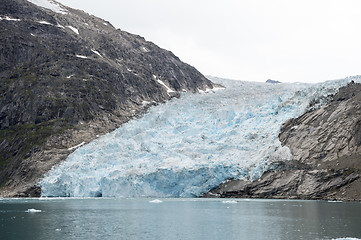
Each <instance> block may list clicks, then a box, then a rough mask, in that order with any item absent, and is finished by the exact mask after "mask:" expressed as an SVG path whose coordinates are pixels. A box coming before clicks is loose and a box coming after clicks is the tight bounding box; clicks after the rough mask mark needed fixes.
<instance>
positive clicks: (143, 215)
mask: <svg viewBox="0 0 361 240" xmlns="http://www.w3.org/2000/svg"><path fill="white" fill-rule="evenodd" d="M29 209H33V210H30V211H29ZM356 238H361V203H360V202H327V201H298V200H249V199H190V198H187V199H160V200H154V199H115V198H114V199H111V198H109V199H104V198H90V199H69V198H53V199H0V239H1V240H5V239H6V240H8V239H89V240H90V239H207V240H210V239H356Z"/></svg>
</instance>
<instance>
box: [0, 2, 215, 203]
mask: <svg viewBox="0 0 361 240" xmlns="http://www.w3.org/2000/svg"><path fill="white" fill-rule="evenodd" d="M34 3H35V4H34ZM0 81H1V84H0V92H1V96H0V186H1V189H2V193H1V194H0V195H3V196H18V195H19V196H29V195H33V196H34V195H38V194H39V190H38V189H37V188H36V187H34V184H35V182H36V181H37V179H38V178H39V177H41V176H42V175H43V174H44V173H45V172H47V171H48V170H49V169H50V168H51V167H52V166H53V165H54V164H56V163H58V162H60V161H62V160H63V159H65V158H66V156H67V155H69V154H70V153H71V152H72V151H73V150H74V149H75V148H73V146H76V145H79V144H82V143H83V142H89V141H90V140H92V139H94V138H96V137H97V135H100V134H104V133H107V132H109V131H110V130H112V129H114V128H116V127H118V126H119V125H120V124H122V123H124V122H126V121H128V120H129V119H130V118H132V117H134V116H136V115H137V114H139V113H141V112H142V111H144V110H145V109H147V107H148V106H150V105H153V104H157V103H160V102H163V101H165V100H168V99H170V98H171V97H174V96H177V95H178V92H181V91H190V92H198V91H199V90H200V89H202V90H205V89H206V88H212V83H211V82H210V81H209V80H207V79H206V78H205V77H204V76H203V75H201V74H200V73H199V72H198V71H197V70H196V69H195V68H193V67H191V66H189V65H187V64H185V63H183V62H181V61H180V60H179V59H178V58H177V57H176V56H174V55H173V54H172V53H171V52H169V51H166V50H164V49H161V48H159V47H158V46H156V45H155V44H153V43H151V42H147V41H146V40H145V39H144V38H142V37H140V36H137V35H133V34H130V33H127V32H124V31H121V30H119V29H115V28H114V27H113V26H112V25H111V24H110V23H109V22H106V21H104V20H102V19H99V18H96V17H94V16H91V15H89V14H87V13H85V12H83V11H80V10H74V9H71V8H68V7H65V6H62V5H60V4H58V3H56V2H55V1H48V0H31V1H30V0H29V1H27V0H0Z"/></svg>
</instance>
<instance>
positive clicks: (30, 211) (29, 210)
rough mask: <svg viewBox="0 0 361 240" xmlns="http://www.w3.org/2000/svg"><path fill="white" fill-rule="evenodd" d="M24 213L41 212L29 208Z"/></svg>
mask: <svg viewBox="0 0 361 240" xmlns="http://www.w3.org/2000/svg"><path fill="white" fill-rule="evenodd" d="M25 212H27V213H39V212H41V210H38V209H34V208H29V209H28V210H26V211H25Z"/></svg>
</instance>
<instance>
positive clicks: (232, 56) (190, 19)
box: [58, 0, 361, 82]
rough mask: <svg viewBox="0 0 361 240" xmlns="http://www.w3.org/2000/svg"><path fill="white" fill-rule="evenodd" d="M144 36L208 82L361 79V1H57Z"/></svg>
mask: <svg viewBox="0 0 361 240" xmlns="http://www.w3.org/2000/svg"><path fill="white" fill-rule="evenodd" d="M58 2H60V3H62V4H64V5H66V6H69V7H72V8H76V9H82V10H84V11H86V12H88V13H90V14H92V15H95V16H98V17H100V18H103V19H105V20H107V21H109V22H111V23H112V24H113V26H115V27H116V28H120V29H122V30H124V31H127V32H130V33H134V34H137V35H141V36H143V37H145V39H146V40H148V41H152V42H154V43H155V44H157V45H158V46H160V47H162V48H165V49H167V50H170V51H172V52H173V53H174V54H175V55H177V56H178V57H179V58H180V59H181V60H182V61H184V62H186V63H189V64H190V65H192V66H194V67H196V68H197V69H198V70H199V71H200V72H201V73H202V74H204V75H212V76H217V77H223V78H229V79H237V80H247V81H260V82H264V81H266V80H267V79H273V80H278V81H281V82H322V81H326V80H334V79H340V78H345V77H347V76H353V75H361V13H360V10H361V1H360V0H225V1H219V0H131V1H130V0H102V1H99V0H58Z"/></svg>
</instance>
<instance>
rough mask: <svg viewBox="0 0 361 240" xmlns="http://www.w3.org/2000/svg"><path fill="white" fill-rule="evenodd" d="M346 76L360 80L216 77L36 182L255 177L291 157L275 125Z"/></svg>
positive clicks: (193, 192) (140, 187)
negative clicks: (204, 89)
mask: <svg viewBox="0 0 361 240" xmlns="http://www.w3.org/2000/svg"><path fill="white" fill-rule="evenodd" d="M351 80H355V81H359V80H360V79H359V78H357V77H354V78H348V79H345V80H340V81H330V82H326V83H321V84H276V85H272V84H265V83H252V82H242V81H225V80H221V83H222V84H223V85H225V86H226V87H227V88H226V89H225V90H219V91H217V92H215V93H208V94H184V95H183V96H182V98H181V99H173V100H172V101H170V102H167V103H166V104H162V105H159V106H157V107H154V108H151V109H150V111H149V112H148V113H147V114H145V115H144V116H143V117H142V118H140V119H137V120H133V121H130V122H128V123H127V124H124V125H123V126H122V127H121V128H119V129H117V130H116V131H114V132H112V133H110V134H107V135H105V136H103V137H100V138H99V139H97V140H95V141H93V142H92V143H90V144H87V145H84V146H82V147H80V148H78V149H77V150H76V151H75V152H74V153H73V154H71V155H70V156H69V157H68V158H67V160H66V161H65V162H63V163H62V164H60V165H59V166H57V167H55V168H54V169H52V171H50V172H49V174H48V175H47V176H45V178H44V179H43V180H42V181H41V182H40V185H41V188H42V195H43V196H71V197H95V196H103V197H104V196H105V197H195V196H199V194H201V193H203V192H207V191H208V190H210V189H211V188H213V187H215V186H217V185H219V184H220V183H222V182H223V181H225V180H226V179H230V178H235V179H242V178H246V179H251V180H254V179H257V178H259V177H260V176H261V175H262V173H263V172H264V171H265V170H267V169H268V168H269V165H270V163H272V161H274V160H288V159H290V158H291V154H290V151H289V149H288V148H287V147H282V146H281V144H280V142H279V140H278V133H279V129H280V127H281V125H282V124H283V123H284V122H285V121H286V120H288V119H290V118H293V117H297V116H299V115H301V114H302V113H303V112H304V111H305V110H306V109H307V106H308V105H309V103H310V101H313V100H314V99H318V98H321V100H322V99H323V98H324V97H326V96H327V95H329V94H332V93H335V92H336V91H337V89H338V88H339V87H340V86H342V85H345V84H346V83H347V82H350V81H351ZM321 103H322V101H321ZM84 140H86V139H84Z"/></svg>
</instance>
